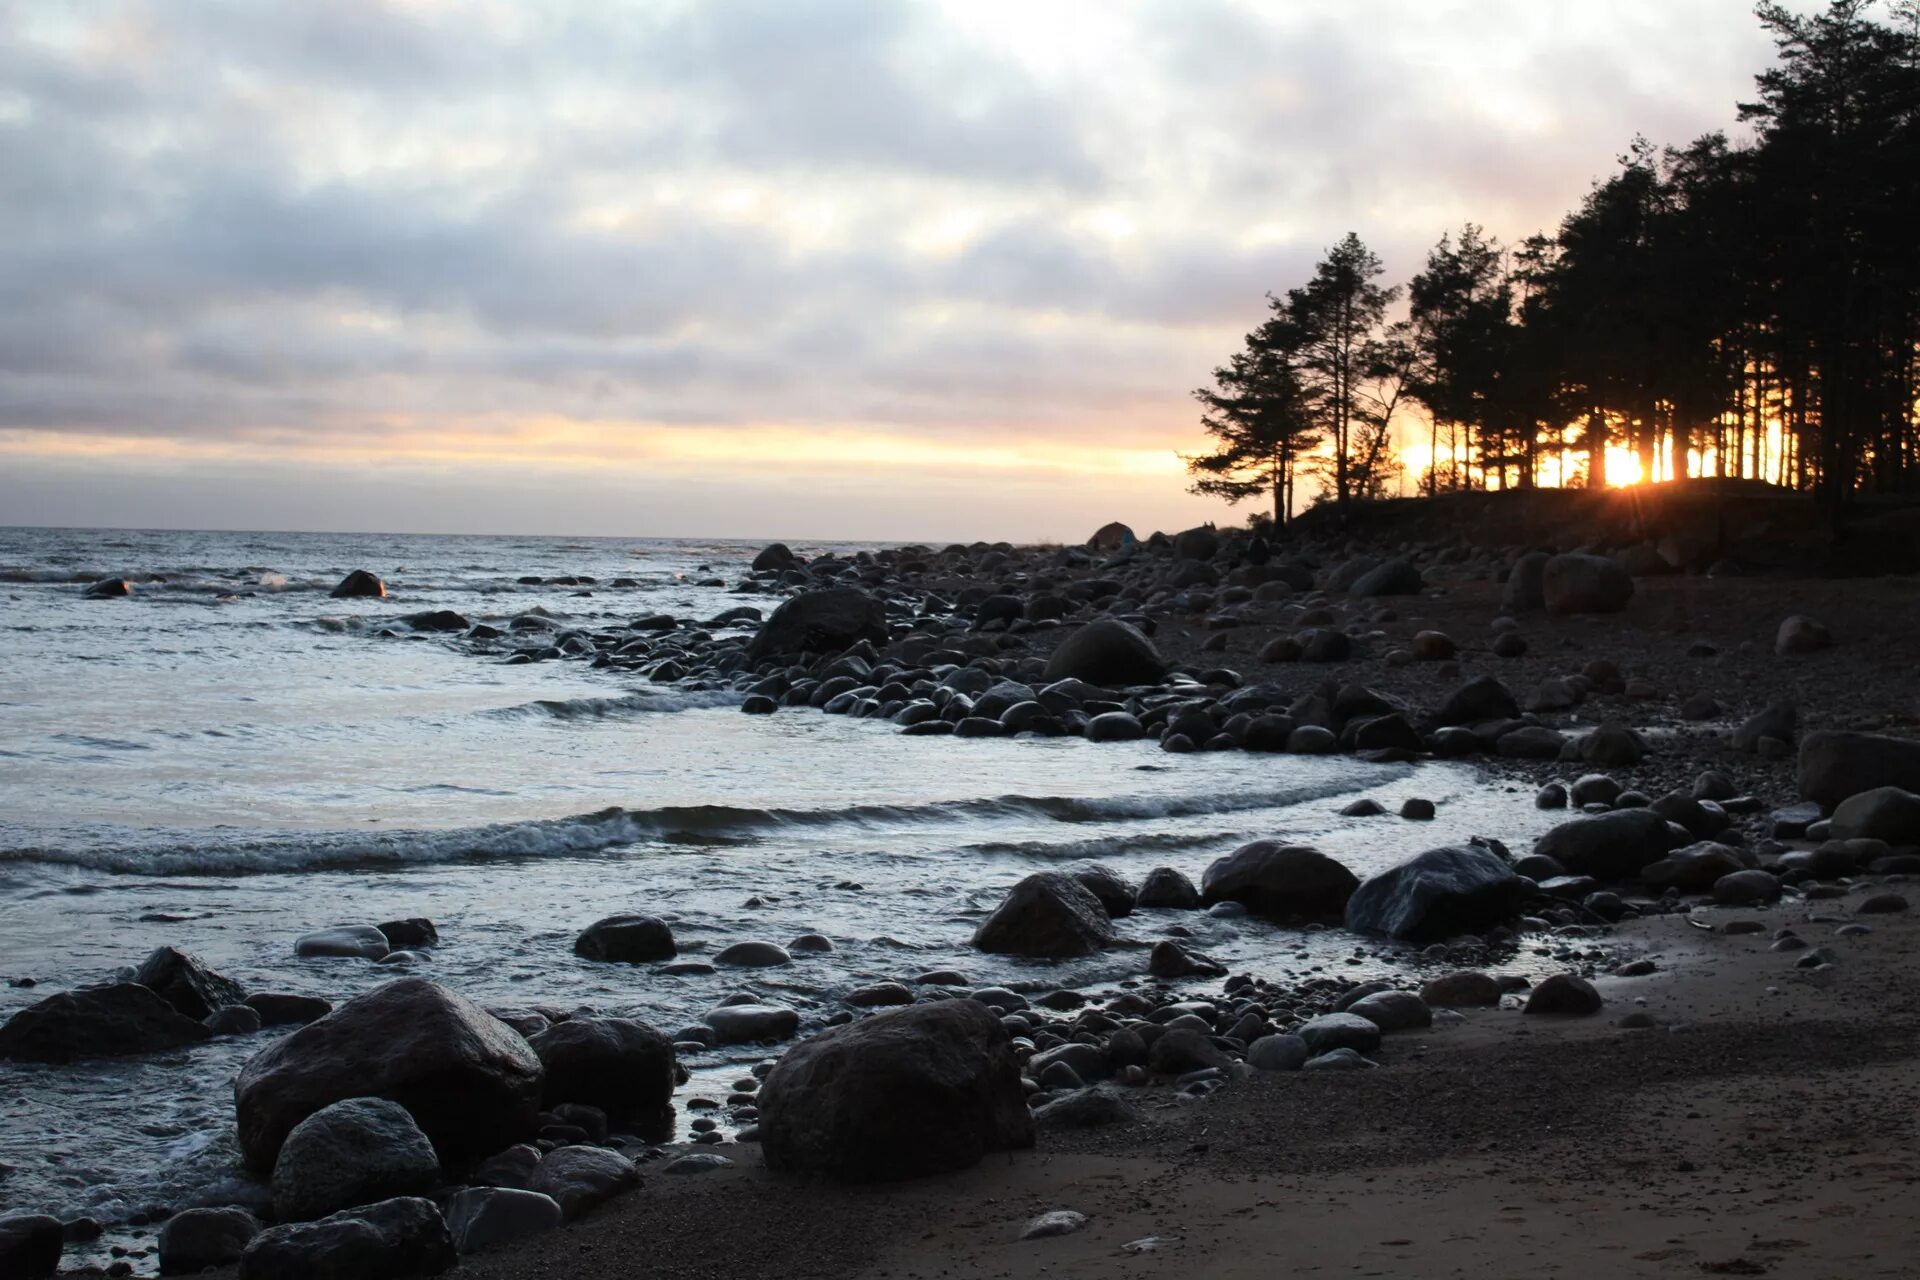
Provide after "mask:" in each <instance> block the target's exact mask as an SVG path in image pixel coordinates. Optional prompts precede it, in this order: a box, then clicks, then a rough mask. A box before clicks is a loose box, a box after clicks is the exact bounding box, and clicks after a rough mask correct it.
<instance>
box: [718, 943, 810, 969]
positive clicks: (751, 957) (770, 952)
mask: <svg viewBox="0 0 1920 1280" xmlns="http://www.w3.org/2000/svg"><path fill="white" fill-rule="evenodd" d="M713 962H714V963H715V964H730V965H736V966H739V967H741V968H746V969H775V968H778V967H780V966H781V965H785V964H792V963H793V956H792V955H790V954H789V953H788V951H787V949H786V948H785V947H782V946H777V945H775V944H774V943H771V942H736V943H734V944H733V945H732V946H730V947H723V948H722V949H721V950H720V953H719V954H718V955H716V956H714V958H713Z"/></svg>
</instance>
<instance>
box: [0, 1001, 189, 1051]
mask: <svg viewBox="0 0 1920 1280" xmlns="http://www.w3.org/2000/svg"><path fill="white" fill-rule="evenodd" d="M212 1036H213V1033H212V1032H211V1031H209V1030H207V1028H206V1027H204V1026H202V1025H201V1024H200V1023H198V1022H196V1021H194V1020H193V1019H192V1018H189V1017H186V1016H185V1015H183V1014H181V1013H180V1012H179V1011H178V1010H176V1009H175V1008H174V1007H173V1006H172V1005H170V1004H168V1003H167V1002H166V1001H165V1000H162V999H161V998H160V997H159V996H157V995H155V994H154V993H153V992H151V991H149V990H148V989H147V988H145V987H143V986H140V985H139V984H138V983H133V982H120V983H115V984H114V985H112V986H106V987H85V988H82V989H81V990H79V991H63V992H61V993H60V994H58V995H53V996H48V997H47V998H46V999H45V1000H42V1001H40V1002H39V1003H37V1004H31V1005H28V1006H27V1007H26V1008H24V1009H22V1010H20V1012H18V1013H16V1014H14V1015H13V1016H12V1017H11V1018H8V1019H7V1022H6V1025H5V1026H0V1061H13V1062H50V1063H68V1062H79V1061H83V1060H85V1059H88V1058H118V1057H126V1056H128V1055H130V1054H136V1053H160V1052H163V1051H165V1050H169V1049H181V1048H185V1047H186V1046H187V1045H191V1044H198V1043H200V1042H201V1041H203V1040H208V1039H211V1038H212Z"/></svg>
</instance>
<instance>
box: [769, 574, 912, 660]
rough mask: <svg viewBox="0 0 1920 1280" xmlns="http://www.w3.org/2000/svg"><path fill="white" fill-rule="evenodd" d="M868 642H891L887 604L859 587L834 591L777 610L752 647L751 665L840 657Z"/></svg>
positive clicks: (811, 594)
mask: <svg viewBox="0 0 1920 1280" xmlns="http://www.w3.org/2000/svg"><path fill="white" fill-rule="evenodd" d="M862 640H868V641H871V642H873V643H874V644H885V643H886V642H887V606H886V604H885V603H884V602H882V601H881V600H879V599H878V598H876V597H874V596H870V595H868V594H867V593H866V592H864V591H861V590H859V589H858V588H856V587H828V588H827V589H825V590H823V591H809V592H806V593H805V594H804V595H797V596H795V597H793V598H792V599H791V600H788V601H786V602H785V603H783V604H782V605H781V606H780V607H779V608H778V609H775V610H774V611H773V616H772V617H770V618H768V619H767V620H766V621H765V622H763V623H761V624H760V630H759V631H758V632H757V633H756V634H755V635H754V637H753V642H752V643H751V644H749V645H748V646H747V661H748V662H759V661H762V660H763V659H766V658H780V657H793V656H797V655H799V654H803V653H837V652H839V651H840V650H842V649H845V648H848V647H850V646H852V645H854V644H857V643H859V642H860V641H862Z"/></svg>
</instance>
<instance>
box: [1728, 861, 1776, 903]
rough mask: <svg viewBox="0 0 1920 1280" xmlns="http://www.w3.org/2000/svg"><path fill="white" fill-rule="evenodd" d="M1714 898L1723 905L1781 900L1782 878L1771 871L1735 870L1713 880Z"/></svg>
mask: <svg viewBox="0 0 1920 1280" xmlns="http://www.w3.org/2000/svg"><path fill="white" fill-rule="evenodd" d="M1713 900H1714V901H1715V902H1717V903H1719V904H1720V905H1721V906H1723V907H1750V906H1754V905H1756V904H1759V903H1763V902H1778V901H1780V880H1779V877H1777V876H1775V875H1774V874H1773V873H1772V872H1769V871H1760V870H1757V869H1756V870H1750V871H1735V872H1731V873H1729V874H1727V875H1724V876H1721V877H1720V878H1719V879H1718V880H1715V881H1714V882H1713Z"/></svg>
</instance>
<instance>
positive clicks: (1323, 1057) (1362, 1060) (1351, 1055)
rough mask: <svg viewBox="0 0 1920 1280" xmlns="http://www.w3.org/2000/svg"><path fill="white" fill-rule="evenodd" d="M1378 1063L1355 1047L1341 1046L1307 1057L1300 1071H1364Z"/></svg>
mask: <svg viewBox="0 0 1920 1280" xmlns="http://www.w3.org/2000/svg"><path fill="white" fill-rule="evenodd" d="M1379 1065H1380V1064H1379V1063H1377V1062H1373V1061H1371V1060H1370V1059H1368V1058H1367V1057H1365V1056H1364V1055H1362V1054H1361V1053H1360V1052H1359V1051H1358V1050H1357V1049H1349V1048H1346V1047H1344V1046H1343V1047H1341V1048H1338V1049H1329V1050H1328V1051H1327V1052H1325V1053H1323V1054H1320V1055H1318V1056H1317V1057H1312V1058H1308V1059H1307V1060H1306V1062H1305V1063H1303V1064H1302V1065H1301V1067H1300V1069H1301V1070H1302V1071H1365V1070H1367V1069H1369V1068H1371V1067H1377V1066H1379Z"/></svg>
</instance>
